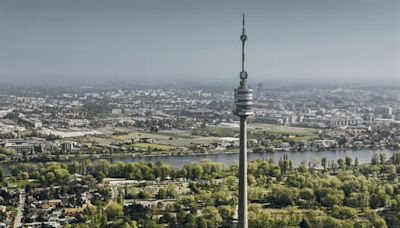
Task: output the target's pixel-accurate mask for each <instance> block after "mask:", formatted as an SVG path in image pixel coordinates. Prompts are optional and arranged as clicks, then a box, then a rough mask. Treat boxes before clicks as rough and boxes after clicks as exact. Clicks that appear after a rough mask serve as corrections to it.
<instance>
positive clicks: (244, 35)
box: [240, 14, 247, 84]
mask: <svg viewBox="0 0 400 228" xmlns="http://www.w3.org/2000/svg"><path fill="white" fill-rule="evenodd" d="M242 24H243V27H242V35H241V36H240V40H241V41H242V71H241V72H240V79H241V83H243V84H244V82H245V81H246V79H247V72H246V71H245V70H244V59H245V56H244V44H245V42H246V40H247V35H246V33H245V15H244V14H243V19H242Z"/></svg>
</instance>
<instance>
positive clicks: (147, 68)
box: [0, 0, 400, 85]
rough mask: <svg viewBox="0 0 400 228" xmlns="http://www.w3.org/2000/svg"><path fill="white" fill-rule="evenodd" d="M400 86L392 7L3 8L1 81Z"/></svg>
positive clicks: (118, 2)
mask: <svg viewBox="0 0 400 228" xmlns="http://www.w3.org/2000/svg"><path fill="white" fill-rule="evenodd" d="M242 13H246V15H247V21H248V26H247V31H248V34H249V35H248V36H249V38H248V40H249V43H248V46H247V53H248V57H247V59H246V65H247V68H248V72H249V75H250V78H251V81H252V82H254V83H256V82H259V81H261V82H278V83H285V84H286V83H289V84H290V83H294V82H304V81H308V82H309V83H313V82H323V83H328V84H329V83H331V82H332V83H339V82H363V83H375V82H380V83H389V84H391V85H393V83H398V82H399V78H400V75H399V68H400V66H399V65H400V58H399V55H400V54H399V53H400V44H399V42H400V36H399V34H400V19H399V15H400V8H399V2H398V1H396V0H335V1H327V0H322V1H321V0H302V1H293V0H286V1H282V0H268V1H227V0H223V1H177V0H172V1H124V0H115V1H104V0H96V1H94V0H86V1H46V0H36V1H15V0H1V1H0V31H1V36H0V82H18V83H20V82H22V83H23V82H25V83H26V82H28V83H30V82H38V83H39V84H40V83H42V82H47V83H49V82H50V83H51V82H55V83H57V82H63V83H65V82H67V83H68V82H71V83H73V82H75V83H76V82H80V81H82V82H87V83H90V82H91V83H96V82H107V83H108V82H129V83H135V82H139V83H141V82H147V83H153V82H172V81H176V82H194V83H196V82H198V83H216V84H223V83H225V82H228V83H233V82H234V81H236V80H237V79H238V71H239V68H238V64H239V63H240V54H238V53H239V50H240V45H239V44H240V40H239V39H238V38H237V34H238V32H240V28H239V27H238V26H237V22H238V20H240V15H241V14H242Z"/></svg>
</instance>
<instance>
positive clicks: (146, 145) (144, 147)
mask: <svg viewBox="0 0 400 228" xmlns="http://www.w3.org/2000/svg"><path fill="white" fill-rule="evenodd" d="M128 146H133V147H135V148H138V149H142V150H147V149H148V148H150V149H156V150H175V149H176V147H175V146H169V145H163V144H156V143H134V144H130V145H128Z"/></svg>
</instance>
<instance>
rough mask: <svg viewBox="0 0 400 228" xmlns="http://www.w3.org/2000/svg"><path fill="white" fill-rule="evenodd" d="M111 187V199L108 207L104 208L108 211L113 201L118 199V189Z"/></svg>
mask: <svg viewBox="0 0 400 228" xmlns="http://www.w3.org/2000/svg"><path fill="white" fill-rule="evenodd" d="M110 187H111V199H110V201H109V202H108V203H107V205H106V206H105V207H104V210H106V209H107V207H108V206H110V204H111V202H112V201H113V200H116V199H117V198H118V189H117V186H110Z"/></svg>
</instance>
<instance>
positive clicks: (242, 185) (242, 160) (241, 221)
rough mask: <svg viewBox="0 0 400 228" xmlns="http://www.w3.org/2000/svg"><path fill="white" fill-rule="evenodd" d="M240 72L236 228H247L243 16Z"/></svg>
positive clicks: (248, 94) (249, 95) (248, 98)
mask: <svg viewBox="0 0 400 228" xmlns="http://www.w3.org/2000/svg"><path fill="white" fill-rule="evenodd" d="M240 40H241V41H242V71H241V72H240V86H239V88H237V89H235V105H236V109H235V111H234V113H235V115H237V116H239V117H240V155H239V209H238V227H239V228H247V226H248V222H247V117H248V116H251V115H253V111H252V110H251V105H252V104H253V90H252V89H250V88H249V86H248V84H247V76H248V75H247V72H246V71H245V69H244V44H245V42H246V40H247V36H246V34H245V18H244V14H243V28H242V35H241V36H240Z"/></svg>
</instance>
